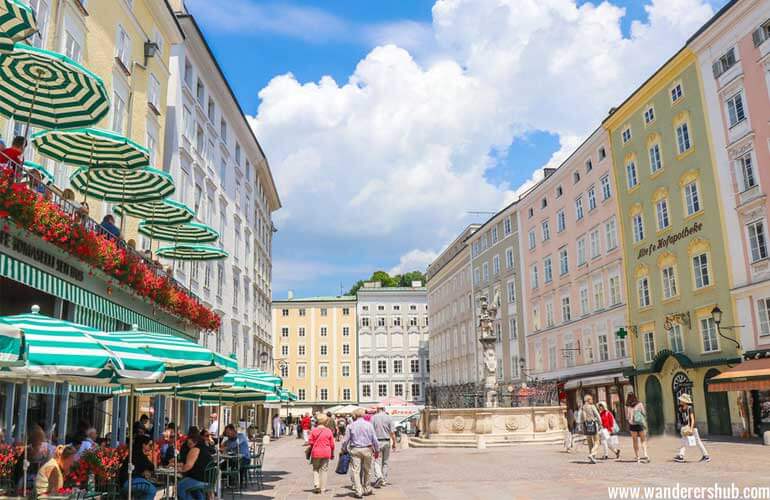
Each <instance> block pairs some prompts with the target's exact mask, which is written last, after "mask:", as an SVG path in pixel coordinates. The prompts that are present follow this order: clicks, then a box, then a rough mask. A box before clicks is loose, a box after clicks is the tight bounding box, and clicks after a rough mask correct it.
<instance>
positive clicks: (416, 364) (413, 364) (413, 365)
mask: <svg viewBox="0 0 770 500" xmlns="http://www.w3.org/2000/svg"><path fill="white" fill-rule="evenodd" d="M409 371H410V372H411V373H420V360H419V359H411V360H409Z"/></svg>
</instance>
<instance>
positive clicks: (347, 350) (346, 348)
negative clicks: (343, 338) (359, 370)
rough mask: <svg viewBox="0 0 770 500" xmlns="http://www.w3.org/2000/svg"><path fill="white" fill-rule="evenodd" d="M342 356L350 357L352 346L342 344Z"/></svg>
mask: <svg viewBox="0 0 770 500" xmlns="http://www.w3.org/2000/svg"><path fill="white" fill-rule="evenodd" d="M342 354H343V356H349V355H350V344H342Z"/></svg>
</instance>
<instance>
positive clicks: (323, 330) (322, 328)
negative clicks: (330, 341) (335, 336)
mask: <svg viewBox="0 0 770 500" xmlns="http://www.w3.org/2000/svg"><path fill="white" fill-rule="evenodd" d="M328 334H329V329H328V328H327V327H325V326H322V327H321V337H326V336H327V335H328Z"/></svg>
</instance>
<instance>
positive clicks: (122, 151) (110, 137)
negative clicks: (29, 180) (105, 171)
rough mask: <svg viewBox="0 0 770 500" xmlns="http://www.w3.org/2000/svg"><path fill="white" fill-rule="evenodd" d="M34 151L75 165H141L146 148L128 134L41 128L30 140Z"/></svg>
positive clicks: (146, 162) (147, 160)
mask: <svg viewBox="0 0 770 500" xmlns="http://www.w3.org/2000/svg"><path fill="white" fill-rule="evenodd" d="M30 141H31V142H32V145H33V146H35V149H37V152H38V153H40V154H41V155H43V156H45V157H47V158H51V159H52V160H55V161H60V162H63V163H66V164H67V165H74V166H77V167H96V166H108V167H123V168H138V167H145V166H147V165H149V163H150V151H149V150H148V149H147V148H145V147H144V146H142V145H140V144H137V143H136V142H134V141H132V140H131V139H129V138H128V137H124V136H122V135H120V134H116V133H115V132H111V131H109V130H101V129H98V128H75V129H67V130H44V131H41V132H35V133H34V134H32V137H31V139H30Z"/></svg>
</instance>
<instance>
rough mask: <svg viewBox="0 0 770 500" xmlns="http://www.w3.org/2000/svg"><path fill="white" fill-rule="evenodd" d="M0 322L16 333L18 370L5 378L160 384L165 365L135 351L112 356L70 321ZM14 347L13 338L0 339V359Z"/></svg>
mask: <svg viewBox="0 0 770 500" xmlns="http://www.w3.org/2000/svg"><path fill="white" fill-rule="evenodd" d="M39 310H40V308H38V307H37V306H34V307H33V308H32V313H31V314H19V315H15V316H3V317H0V325H4V326H5V327H6V328H4V329H7V327H11V328H16V329H18V330H19V338H20V339H21V343H20V351H18V353H17V354H18V357H19V360H22V361H24V362H25V363H24V365H23V366H19V367H11V368H9V369H8V371H6V373H9V374H13V375H18V376H24V377H45V376H50V377H54V378H58V379H62V380H68V381H74V380H83V381H85V382H94V381H97V382H101V383H105V384H121V383H122V384H146V383H157V382H160V381H162V380H163V376H164V372H165V370H164V364H163V361H161V360H160V359H157V358H154V357H152V356H150V355H148V354H146V353H144V352H142V351H140V350H137V349H134V350H131V349H124V350H122V351H115V350H112V349H110V348H108V347H107V346H105V345H104V344H102V343H101V342H100V341H99V340H97V339H96V338H95V335H98V334H99V331H98V330H96V329H94V328H91V327H88V326H85V325H79V324H77V323H72V322H70V321H64V320H59V319H55V318H51V317H48V316H44V315H42V314H40V313H39ZM16 346H17V343H16V340H14V339H13V338H12V337H5V336H0V353H3V356H4V357H8V356H10V357H13V354H10V353H9V351H12V350H13V349H14V348H15V347H16Z"/></svg>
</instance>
